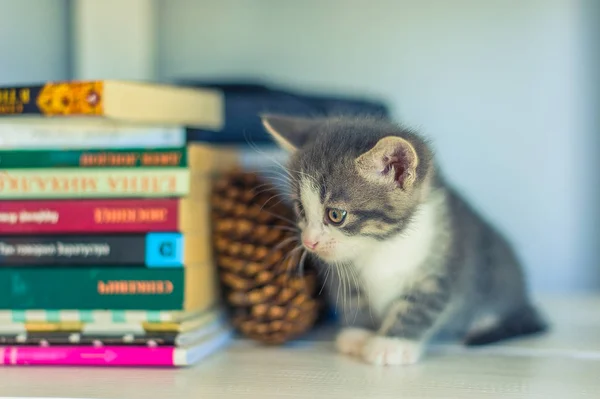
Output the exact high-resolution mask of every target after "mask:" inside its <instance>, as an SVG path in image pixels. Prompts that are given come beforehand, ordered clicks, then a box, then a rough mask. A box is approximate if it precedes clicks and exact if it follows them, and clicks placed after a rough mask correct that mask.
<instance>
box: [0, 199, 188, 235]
mask: <svg viewBox="0 0 600 399" xmlns="http://www.w3.org/2000/svg"><path fill="white" fill-rule="evenodd" d="M179 212H181V209H180V202H179V200H178V199H175V198H173V199H114V200H113V199H106V200H48V201H0V234H15V235H16V234H31V233H35V234H45V233H46V234H55V233H147V232H151V231H178V230H179Z"/></svg>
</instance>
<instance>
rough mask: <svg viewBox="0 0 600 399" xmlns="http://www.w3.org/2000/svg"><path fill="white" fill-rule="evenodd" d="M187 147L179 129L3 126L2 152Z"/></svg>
mask: <svg viewBox="0 0 600 399" xmlns="http://www.w3.org/2000/svg"><path fill="white" fill-rule="evenodd" d="M185 145H186V131H185V129H184V128H177V127H150V126H148V127H143V128H142V127H134V126H117V127H110V126H100V127H98V126H85V125H68V124H65V125H61V126H55V125H36V124H14V123H13V124H10V123H3V124H1V125H0V148H2V149H10V150H26V149H29V150H43V149H61V150H63V149H101V150H106V149H116V148H124V149H132V148H161V147H162V148H179V147H183V146H185Z"/></svg>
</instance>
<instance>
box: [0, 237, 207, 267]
mask: <svg viewBox="0 0 600 399" xmlns="http://www.w3.org/2000/svg"><path fill="white" fill-rule="evenodd" d="M210 252H211V242H210V238H208V236H206V235H201V236H198V235H183V234H182V233H147V234H116V235H79V234H77V235H40V236H37V235H36V236H30V235H19V236H0V268H3V267H21V266H28V267H41V268H46V267H53V266H61V267H63V266H64V267H66V266H70V267H72V268H78V269H79V268H86V267H90V266H102V267H111V266H114V267H120V266H138V267H151V268H156V267H159V268H165V267H183V266H184V265H185V266H186V267H192V266H194V265H198V264H203V263H208V262H210V261H211V260H212V258H211V253H210Z"/></svg>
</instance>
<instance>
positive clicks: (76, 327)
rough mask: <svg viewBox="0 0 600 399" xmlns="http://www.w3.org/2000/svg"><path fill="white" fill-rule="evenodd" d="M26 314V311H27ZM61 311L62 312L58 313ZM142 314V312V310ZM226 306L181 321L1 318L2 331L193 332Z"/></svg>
mask: <svg viewBox="0 0 600 399" xmlns="http://www.w3.org/2000/svg"><path fill="white" fill-rule="evenodd" d="M23 313H24V312H23ZM55 313H58V312H55ZM82 313H89V314H98V313H106V312H105V311H82ZM118 313H121V314H124V313H127V312H124V311H114V314H118ZM138 313H139V312H138ZM224 314H225V309H224V307H223V304H221V303H219V304H218V305H216V306H214V307H212V308H208V309H206V310H205V311H202V312H194V313H192V314H191V315H190V317H188V318H186V319H185V320H177V321H162V320H155V321H140V320H126V319H116V318H111V319H107V318H103V317H98V318H94V317H93V316H92V317H90V318H88V319H87V320H86V321H82V320H78V321H65V320H60V319H59V320H54V321H15V320H6V319H5V320H3V321H0V334H4V335H7V334H13V335H16V334H30V333H34V334H37V333H40V334H47V333H63V334H64V333H79V334H82V335H115V336H119V335H123V334H136V335H144V334H163V333H168V334H186V333H188V332H191V331H195V330H198V329H201V328H202V327H203V326H205V325H208V324H210V323H212V322H214V321H215V320H218V319H221V318H223V317H224Z"/></svg>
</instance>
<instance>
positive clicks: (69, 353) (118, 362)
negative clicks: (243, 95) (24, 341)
mask: <svg viewBox="0 0 600 399" xmlns="http://www.w3.org/2000/svg"><path fill="white" fill-rule="evenodd" d="M174 352H175V349H174V348H172V347H155V348H150V347H128V346H123V347H121V346H103V347H98V348H96V347H90V346H49V347H36V346H0V365H9V366H10V365H63V366H157V367H165V366H174V365H175V364H174Z"/></svg>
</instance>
